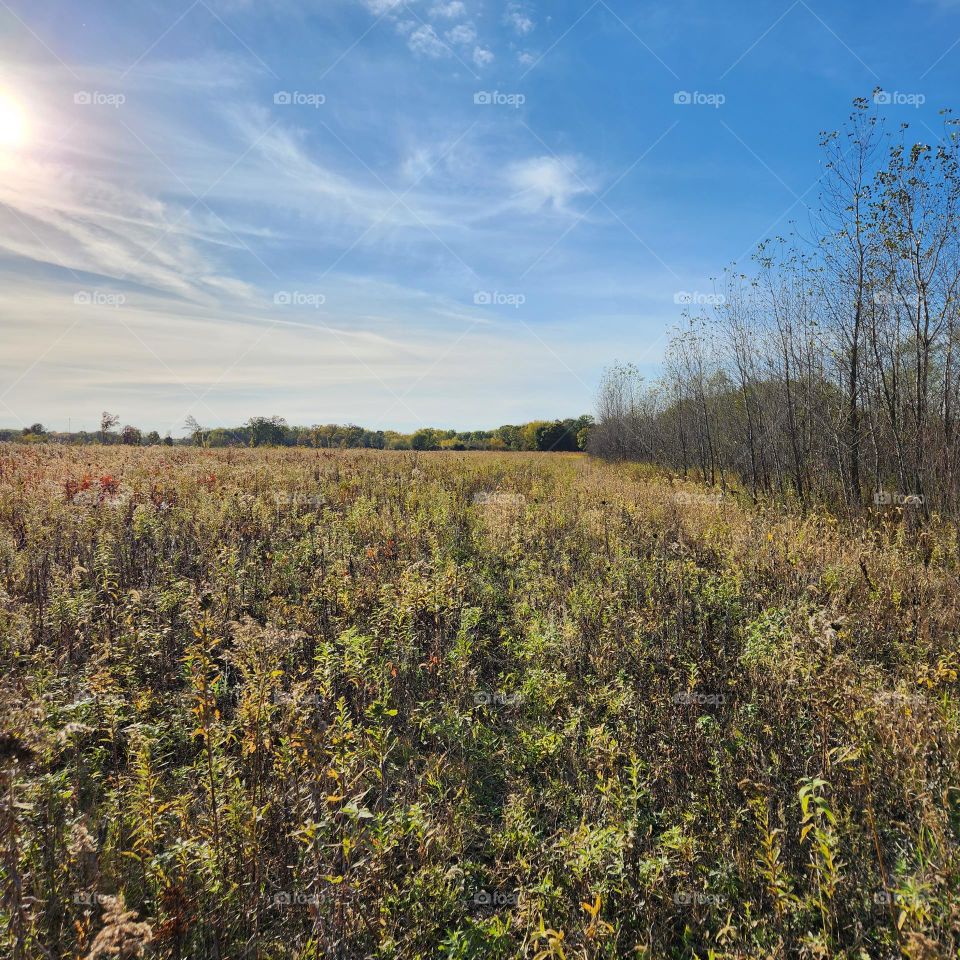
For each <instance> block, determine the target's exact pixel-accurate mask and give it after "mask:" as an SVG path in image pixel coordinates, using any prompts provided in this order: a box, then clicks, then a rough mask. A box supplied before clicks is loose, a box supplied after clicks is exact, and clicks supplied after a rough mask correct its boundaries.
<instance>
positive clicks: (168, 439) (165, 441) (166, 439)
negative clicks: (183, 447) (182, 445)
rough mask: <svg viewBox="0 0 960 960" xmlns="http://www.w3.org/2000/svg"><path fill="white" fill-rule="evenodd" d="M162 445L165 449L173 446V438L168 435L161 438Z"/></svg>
mask: <svg viewBox="0 0 960 960" xmlns="http://www.w3.org/2000/svg"><path fill="white" fill-rule="evenodd" d="M163 445H164V446H165V447H172V446H173V437H171V436H170V434H169V433H168V434H167V435H166V436H165V437H164V438H163Z"/></svg>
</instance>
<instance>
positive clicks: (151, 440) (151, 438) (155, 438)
mask: <svg viewBox="0 0 960 960" xmlns="http://www.w3.org/2000/svg"><path fill="white" fill-rule="evenodd" d="M159 443H160V434H159V433H157V431H156V430H151V431H150V432H149V433H148V434H147V445H148V446H151V447H156V446H158V445H159Z"/></svg>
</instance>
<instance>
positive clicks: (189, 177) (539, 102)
mask: <svg viewBox="0 0 960 960" xmlns="http://www.w3.org/2000/svg"><path fill="white" fill-rule="evenodd" d="M958 58H960V3H950V2H946V0H943V2H933V0H903V2H898V3H893V2H881V3H875V4H872V5H869V6H868V5H864V4H860V3H833V4H829V5H828V4H826V3H824V2H823V0H817V2H813V3H808V2H806V0H797V2H775V3H760V2H740V3H736V4H715V3H706V2H702V0H698V2H693V0H679V2H674V3H662V2H652V3H644V4H632V3H627V2H625V0H597V2H595V3H591V2H590V0H578V2H566V0H559V2H554V3H551V4H549V5H548V4H546V3H545V2H543V0H539V2H530V3H527V2H509V0H410V2H407V3H403V2H397V0H323V2H313V3H306V2H300V0H257V2H252V0H251V2H244V0H196V2H193V0H178V2H176V3H174V2H172V0H167V2H162V3H161V2H156V3H131V4H128V5H120V4H117V3H115V2H110V3H107V2H85V3H83V4H77V3H66V2H57V0H54V2H47V3H43V4H38V3H36V2H35V0H30V2H26V0H13V2H11V0H0V324H2V334H3V336H2V343H3V349H2V350H0V424H3V425H6V426H14V427H18V426H23V425H25V424H27V423H31V422H33V421H35V420H41V421H43V422H44V423H45V424H47V425H48V426H49V427H54V428H66V426H67V425H68V422H69V423H70V424H71V425H72V426H73V428H74V429H76V428H78V427H81V426H86V427H88V428H93V427H94V426H95V425H96V423H97V421H98V419H99V414H100V411H101V410H103V409H110V410H116V412H117V413H119V414H120V416H121V418H122V420H123V422H132V423H137V424H139V425H141V426H144V427H146V428H148V429H154V428H155V429H158V430H160V431H161V432H166V431H168V430H170V431H172V432H173V433H174V434H175V435H177V434H180V433H182V424H183V421H184V419H185V417H186V416H187V415H188V414H191V415H193V416H195V417H196V418H197V420H199V421H200V422H201V423H202V424H204V425H217V424H233V423H238V422H241V421H243V420H245V419H247V418H248V417H250V416H252V415H260V414H265V415H271V414H278V415H281V416H285V417H286V418H287V419H288V420H289V421H291V422H295V423H325V422H332V421H336V422H347V421H352V422H357V423H363V424H366V425H370V426H374V427H393V428H398V429H412V428H415V427H418V426H423V425H427V424H431V425H443V426H447V425H449V426H453V427H457V428H460V429H468V428H476V427H483V426H495V425H497V424H500V423H505V422H522V421H526V420H530V419H534V418H541V417H544V418H545V417H550V418H553V417H558V416H573V415H578V414H580V413H582V412H585V411H588V410H590V409H591V407H592V404H593V396H594V392H595V389H596V385H597V381H598V379H599V377H600V374H601V372H602V370H603V368H604V366H606V365H607V364H608V363H609V362H611V361H613V360H614V359H620V360H632V361H635V362H637V363H639V364H640V365H641V366H642V367H643V368H644V369H645V370H648V371H649V372H650V374H651V375H654V374H655V373H656V369H657V366H658V363H659V361H660V360H661V359H662V356H663V351H664V347H665V343H666V335H667V333H668V331H669V329H670V327H671V326H672V325H673V324H674V323H675V322H676V321H677V320H678V319H679V317H680V311H681V309H682V308H681V307H680V306H678V305H677V303H676V300H677V295H678V294H680V293H683V292H689V293H695V294H710V293H712V292H713V291H714V281H713V278H715V277H716V276H718V274H719V273H720V271H722V269H723V268H724V266H726V265H727V264H729V263H730V262H732V261H735V260H736V261H740V262H744V261H746V260H747V259H748V257H749V254H750V252H751V251H752V250H753V248H754V246H755V245H756V243H757V242H758V241H759V240H761V239H763V238H764V237H767V236H771V235H773V234H776V233H778V232H779V233H783V232H785V231H787V230H788V229H789V225H790V221H791V220H796V221H798V222H799V223H800V224H801V225H802V226H806V225H807V224H808V222H809V217H810V213H809V210H808V208H809V207H813V206H815V204H816V200H817V192H818V178H819V176H820V175H821V173H822V169H821V166H820V155H819V149H818V134H819V132H820V131H821V130H824V129H829V128H833V127H836V126H837V125H839V124H840V123H841V122H842V120H843V119H844V117H845V116H846V115H847V113H848V112H849V106H850V103H851V100H852V99H853V98H854V97H855V96H870V95H871V92H872V91H873V89H874V88H875V87H881V88H883V90H884V91H887V92H888V93H889V94H890V97H889V99H890V100H891V101H893V102H891V103H879V104H877V105H876V109H877V111H878V112H879V113H880V114H881V115H882V116H884V117H887V118H889V121H890V123H891V125H893V126H896V125H897V124H898V123H900V122H901V121H907V122H909V123H910V124H911V129H912V130H913V131H914V132H915V134H916V139H918V140H925V141H927V142H930V141H931V140H932V139H935V138H936V137H937V136H938V135H939V131H940V129H941V126H940V124H941V121H940V118H939V116H938V111H939V109H940V108H942V107H946V106H953V105H956V106H960V103H957V97H956V91H957V90H958V89H960V88H958V84H957V80H958V74H960V69H958V62H960V61H958ZM678 101H679V102H678Z"/></svg>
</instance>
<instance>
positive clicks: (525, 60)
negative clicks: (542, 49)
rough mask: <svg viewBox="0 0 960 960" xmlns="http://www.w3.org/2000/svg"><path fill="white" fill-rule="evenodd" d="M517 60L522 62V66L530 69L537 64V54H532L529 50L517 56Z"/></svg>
mask: <svg viewBox="0 0 960 960" xmlns="http://www.w3.org/2000/svg"><path fill="white" fill-rule="evenodd" d="M517 60H519V61H520V64H521V66H524V67H530V66H533V64H535V63H536V62H537V56H536V54H533V53H531V52H530V51H529V50H524V51H523V52H522V53H520V54H518V55H517Z"/></svg>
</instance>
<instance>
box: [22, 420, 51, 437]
mask: <svg viewBox="0 0 960 960" xmlns="http://www.w3.org/2000/svg"><path fill="white" fill-rule="evenodd" d="M46 433H47V431H46V429H45V428H44V426H43V424H42V423H32V424H30V426H29V427H25V428H24V431H23V434H24V436H27V435H29V434H32V435H33V436H35V437H43V436H45V435H46Z"/></svg>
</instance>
